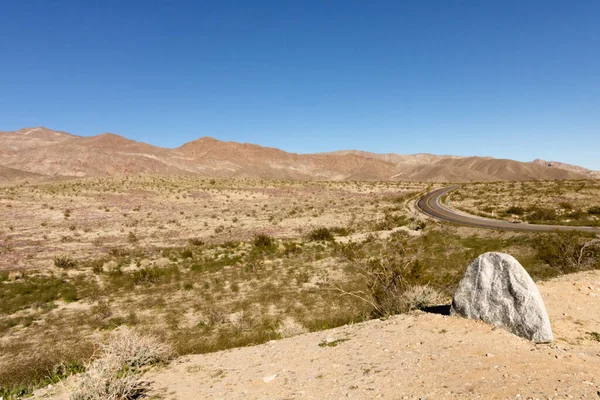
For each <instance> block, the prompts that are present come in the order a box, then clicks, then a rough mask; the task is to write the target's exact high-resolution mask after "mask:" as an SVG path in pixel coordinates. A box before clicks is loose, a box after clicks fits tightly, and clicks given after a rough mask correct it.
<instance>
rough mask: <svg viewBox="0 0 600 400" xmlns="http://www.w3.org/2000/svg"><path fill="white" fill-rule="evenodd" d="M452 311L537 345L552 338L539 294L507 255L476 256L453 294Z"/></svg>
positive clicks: (524, 272) (527, 275)
mask: <svg viewBox="0 0 600 400" xmlns="http://www.w3.org/2000/svg"><path fill="white" fill-rule="evenodd" d="M450 312H451V314H457V315H460V316H463V317H466V318H471V319H480V320H482V321H485V322H487V323H489V324H492V325H495V326H501V327H504V328H506V329H508V330H509V331H511V332H512V333H514V334H515V335H518V336H521V337H524V338H527V339H529V340H532V341H534V342H536V343H547V342H551V341H552V339H553V337H552V328H551V327H550V319H549V318H548V313H547V312H546V307H545V306H544V301H543V300H542V296H540V292H538V290H537V287H536V286H535V283H534V282H533V280H532V279H531V277H530V276H529V274H528V273H527V271H525V269H524V268H523V267H522V266H521V264H519V262H518V261H517V260H515V259H514V258H513V257H512V256H510V255H508V254H503V253H485V254H482V255H480V256H479V257H477V258H476V259H475V261H473V262H472V263H471V265H469V267H468V268H467V271H466V272H465V275H464V276H463V278H462V279H461V281H460V284H459V285H458V289H456V292H455V293H454V299H453V300H452V308H451V310H450Z"/></svg>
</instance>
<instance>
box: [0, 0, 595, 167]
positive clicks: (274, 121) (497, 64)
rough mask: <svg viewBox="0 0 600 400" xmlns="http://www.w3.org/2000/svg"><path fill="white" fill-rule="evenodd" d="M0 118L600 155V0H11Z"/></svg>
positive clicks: (71, 128) (319, 144)
mask: <svg viewBox="0 0 600 400" xmlns="http://www.w3.org/2000/svg"><path fill="white" fill-rule="evenodd" d="M0 32H1V34H0V57H1V62H0V130H15V129H18V128H21V127H25V126H39V125H44V126H47V127H50V128H53V129H59V130H65V131H68V132H71V133H76V134H81V135H93V134H98V133H103V132H114V133H118V134H121V135H124V136H126V137H129V138H132V139H135V140H142V141H145V142H148V143H152V144H156V145H160V146H165V147H177V146H179V145H181V144H183V143H185V142H187V141H190V140H193V139H196V138H198V137H200V136H205V135H208V136H214V137H216V138H218V139H222V140H235V141H241V142H253V143H258V144H262V145H267V146H274V147H279V148H282V149H284V150H288V151H294V152H302V153H304V152H317V151H330V150H337V149H351V148H352V149H363V150H369V151H374V152H395V153H417V152H428V153H436V154H456V155H482V156H485V155H489V156H493V157H504V158H513V159H517V160H523V161H528V160H532V159H533V158H536V157H540V158H546V159H555V160H560V161H565V162H571V163H576V164H580V165H583V166H586V167H589V168H594V169H600V1H598V0H590V1H584V0H580V1H567V0H564V1H547V0H544V1H527V0H519V1H510V0H507V1H481V0H477V1H451V0H439V1H429V0H421V1H399V0H395V1H349V0H344V1H285V0H274V1H252V0H245V1H226V0H215V1H126V0H122V1H92V0H89V1H87V0H86V1H61V0H56V1H51V0H36V1H28V0H23V1H8V0H6V1H3V2H1V3H0Z"/></svg>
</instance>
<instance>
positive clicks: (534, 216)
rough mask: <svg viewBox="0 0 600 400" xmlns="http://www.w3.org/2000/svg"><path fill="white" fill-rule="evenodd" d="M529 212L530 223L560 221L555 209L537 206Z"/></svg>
mask: <svg viewBox="0 0 600 400" xmlns="http://www.w3.org/2000/svg"><path fill="white" fill-rule="evenodd" d="M529 211H530V213H529V215H528V217H527V219H528V220H529V221H556V220H557V219H558V215H557V214H556V210H554V209H553V208H543V207H538V206H535V207H532V208H530V209H529Z"/></svg>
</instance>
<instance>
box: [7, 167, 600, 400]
mask: <svg viewBox="0 0 600 400" xmlns="http://www.w3.org/2000/svg"><path fill="white" fill-rule="evenodd" d="M8 190H9V189H6V188H0V196H7V191H8ZM30 190H34V191H35V192H34V193H35V196H36V197H35V198H33V197H28V196H32V195H31V194H30ZM423 190H424V185H422V184H412V183H399V182H379V183H377V182H276V181H270V182H262V183H261V182H260V181H252V180H226V179H220V180H216V181H215V183H214V184H211V183H210V181H209V180H206V179H201V178H197V177H193V178H189V177H177V178H171V177H151V176H147V177H136V178H128V179H120V178H119V179H117V178H110V179H109V178H101V179H84V180H78V181H75V182H59V183H48V184H41V185H37V186H30V187H27V188H26V189H25V188H11V189H10V196H11V204H12V207H11V208H10V212H11V215H13V214H14V215H18V216H19V221H20V222H19V224H22V225H17V224H16V223H15V229H14V231H10V230H9V229H5V230H4V231H3V232H0V253H2V255H8V256H9V257H10V260H13V261H11V262H10V263H7V261H6V260H8V258H2V259H1V260H0V263H2V262H4V263H5V264H2V268H4V270H6V271H9V270H10V271H11V272H10V273H9V272H0V284H1V285H2V289H3V290H2V291H0V333H1V334H2V335H4V342H3V344H2V347H1V348H0V349H1V351H0V387H2V388H3V389H1V390H3V391H0V396H4V397H5V398H8V397H9V394H7V393H10V396H14V393H17V392H19V391H22V392H23V393H30V392H31V390H32V388H33V387H36V386H40V385H43V384H44V383H45V382H49V381H51V380H52V379H60V378H55V377H56V376H58V375H60V374H55V373H54V372H52V371H54V368H55V366H56V365H62V364H65V365H79V366H80V368H82V366H83V365H86V366H87V370H88V371H89V372H90V373H89V376H87V375H86V376H87V377H86V379H88V383H89V385H88V386H86V387H87V389H86V392H89V391H92V392H93V391H94V390H96V389H94V384H92V382H104V383H103V384H102V385H103V386H102V387H110V388H112V389H110V391H111V392H120V393H139V391H140V390H142V389H143V388H142V387H141V386H138V384H139V381H138V376H137V375H136V374H135V373H133V374H129V372H128V373H127V379H131V381H129V380H125V381H118V380H117V381H112V380H111V379H113V378H114V374H113V372H114V368H113V367H107V368H104V367H100V366H95V365H96V364H93V363H94V362H93V361H92V362H89V363H88V361H89V359H90V356H91V355H92V353H93V352H94V349H95V347H94V345H93V341H94V340H93V339H92V338H94V337H96V336H98V335H105V334H108V332H110V331H112V330H114V329H118V330H120V329H123V328H124V327H130V329H134V328H135V331H136V332H153V333H155V334H156V335H158V336H160V337H161V338H163V339H164V341H165V343H168V344H169V345H171V346H172V347H173V348H174V349H175V350H176V351H177V353H178V354H189V353H203V352H210V351H216V350H222V349H227V348H231V347H238V346H247V345H252V344H258V343H263V342H266V341H268V340H272V339H278V338H284V337H289V336H293V335H297V334H301V333H304V332H310V331H317V330H321V329H327V328H332V327H336V326H339V325H343V324H347V323H351V322H359V321H363V320H365V319H368V318H373V317H379V316H387V315H390V314H394V313H398V312H407V311H410V310H414V309H420V308H424V307H427V306H429V305H437V304H440V303H444V302H446V303H447V302H448V300H449V298H450V296H451V294H452V292H453V290H454V289H455V287H456V284H457V283H458V280H459V279H460V277H461V276H462V272H463V271H464V268H466V266H467V265H468V263H469V262H470V261H471V260H472V259H474V258H475V257H476V256H478V255H479V254H481V253H483V252H485V251H507V252H509V253H511V254H513V255H514V256H516V257H517V258H518V259H519V261H521V263H522V264H523V265H524V266H525V268H526V269H527V270H528V271H529V272H530V274H531V275H532V276H533V277H534V278H535V279H544V278H549V277H552V276H555V275H558V274H561V273H567V272H572V271H577V270H581V269H590V268H598V267H599V265H598V259H599V258H598V257H599V254H598V247H597V246H596V245H595V244H591V243H595V242H593V238H592V237H590V236H587V235H583V234H573V235H570V234H569V235H563V234H555V233H552V234H545V235H538V234H512V233H511V234H506V233H502V232H490V231H486V233H485V234H481V231H478V230H475V229H472V230H465V229H463V230H458V229H456V228H453V227H446V226H443V225H441V224H438V223H436V222H427V223H425V222H424V221H422V220H421V219H418V218H415V216H414V215H412V214H411V213H410V211H409V209H408V208H406V207H405V206H406V204H405V202H406V201H408V199H410V198H412V197H414V195H413V194H414V193H416V192H419V191H423ZM582 190H583V189H582ZM137 193H144V195H143V196H138V195H137ZM403 193H405V194H403ZM411 193H413V194H411ZM486 193H487V192H486ZM458 194H459V195H460V193H458ZM76 195H77V196H78V198H79V199H80V201H79V202H78V203H77V205H76V206H74V205H73V203H72V202H71V201H70V200H71V199H72V198H71V197H74V196H76ZM484 195H485V194H482V195H481V196H484ZM136 196H138V197H136ZM176 197H178V198H176ZM0 199H1V197H0ZM19 199H24V200H23V201H25V200H26V201H27V202H28V204H29V203H35V202H39V203H38V204H44V203H46V204H48V205H47V206H45V207H42V206H40V207H35V211H36V213H39V215H38V214H35V215H34V214H28V213H29V212H30V210H31V209H33V208H34V207H28V208H25V207H21V206H20V202H19ZM82 199H83V200H82ZM85 199H89V200H85ZM115 199H116V200H115ZM164 199H168V203H167V204H168V206H165V205H164V203H163V201H164ZM86 201H88V202H89V203H86ZM452 201H453V202H455V201H456V199H452ZM564 201H569V202H570V203H571V204H572V205H573V208H572V209H570V210H569V209H567V208H565V207H563V206H560V207H561V210H563V211H557V218H563V213H575V212H577V211H580V212H581V213H582V215H583V216H582V218H590V220H591V219H592V218H594V216H593V214H590V213H588V212H587V210H588V208H589V206H587V207H586V206H583V205H582V204H581V203H580V202H578V201H575V200H572V199H568V200H567V199H564ZM131 204H135V205H136V208H139V210H138V211H137V212H135V213H132V212H131ZM453 204H454V203H453ZM556 204H557V205H558V203H556ZM512 205H514V206H517V207H522V209H523V216H526V215H528V214H529V213H530V207H531V205H530V204H527V203H526V202H521V201H512V202H511V203H510V204H506V205H502V207H501V208H500V207H493V209H494V210H496V211H498V210H507V209H508V208H509V207H511V206H512ZM52 207H54V210H55V211H53V208H52ZM541 207H543V208H549V206H546V205H541ZM66 208H73V209H74V210H76V212H73V213H72V214H71V216H70V219H69V221H68V222H65V221H64V220H63V219H62V216H61V214H60V212H58V214H57V211H56V210H65V209H66ZM106 209H108V210H110V211H111V213H110V214H108V215H107V214H105V211H104V210H106ZM6 210H8V209H7V208H6V207H0V217H3V216H4V217H5V216H6V215H7V214H5V215H2V213H3V212H7V211H6ZM140 210H144V212H141V211H140ZM134 211H135V210H134ZM182 212H183V213H182ZM503 212H504V211H499V214H502V213H503ZM565 215H566V214H565ZM569 215H571V214H569ZM133 216H135V218H133ZM174 217H176V219H175V218H174ZM234 219H235V222H234ZM46 221H47V223H45V224H44V225H42V224H41V222H46ZM169 221H171V222H169ZM557 221H558V220H557ZM71 227H75V229H71ZM133 227H135V229H133ZM398 227H402V229H400V230H399V229H395V228H398ZM25 230H26V231H28V232H31V240H30V241H24V240H22V239H21V238H20V237H19V233H18V232H22V231H25ZM217 231H218V232H217ZM266 232H268V234H267V233H266ZM67 234H68V235H69V236H66V235H67ZM142 234H143V237H141V236H142ZM63 237H68V240H63V239H62V238H63ZM334 238H335V240H334ZM588 243H590V244H588ZM561 246H562V247H561ZM555 247H559V248H560V249H561V251H560V252H556V251H553V248H555ZM28 257H29V258H28ZM14 263H19V264H18V265H17V264H14ZM52 266H54V267H56V268H54V267H52ZM16 267H18V268H19V270H20V272H18V273H17V272H16V271H13V269H15V268H16ZM49 267H51V268H49ZM317 309H318V310H322V311H320V312H319V313H315V310H317ZM133 327H134V328H133ZM161 340H162V339H161ZM34 349H40V350H34ZM93 366H94V367H93ZM92 367H93V368H92ZM131 369H136V370H138V369H140V368H137V367H136V368H131V367H128V368H127V371H129V370H131ZM141 369H143V367H141ZM67 370H68V371H67V372H65V373H64V374H65V375H68V374H70V373H72V372H79V371H80V370H77V369H76V368H74V367H73V368H70V367H69V368H67ZM111 371H113V372H111ZM61 374H63V373H62V372H61ZM61 376H62V375H61ZM119 385H121V386H119ZM119 387H120V388H121V389H118V388H119ZM126 388H130V389H131V391H129V389H126ZM103 395H106V393H103ZM82 396H83V395H82ZM79 398H85V397H79Z"/></svg>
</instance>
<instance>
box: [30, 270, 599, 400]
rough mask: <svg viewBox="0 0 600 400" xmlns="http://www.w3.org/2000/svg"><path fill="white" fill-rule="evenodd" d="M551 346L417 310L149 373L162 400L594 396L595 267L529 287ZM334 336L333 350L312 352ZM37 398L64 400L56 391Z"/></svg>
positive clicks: (596, 349) (182, 361)
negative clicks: (539, 299)
mask: <svg viewBox="0 0 600 400" xmlns="http://www.w3.org/2000/svg"><path fill="white" fill-rule="evenodd" d="M538 288H539V290H540V292H541V294H542V296H543V298H544V301H545V303H546V307H547V309H548V312H549V314H550V318H551V321H552V325H553V329H554V335H555V338H556V339H555V342H554V343H553V344H544V345H535V344H532V343H531V342H528V341H526V340H523V339H520V338H518V337H516V336H513V335H512V334H510V333H508V332H506V331H504V330H503V329H494V328H493V327H490V326H488V325H486V324H484V323H481V322H477V321H470V320H465V319H461V318H458V317H449V316H442V315H437V314H427V313H422V312H417V313H412V314H407V315H400V316H396V317H392V318H389V319H387V320H373V321H368V322H364V323H360V324H355V325H348V326H343V327H340V328H337V329H333V330H329V331H321V332H315V333H310V334H305V335H301V336H298V337H294V338H289V339H284V340H278V341H271V342H269V343H266V344H264V345H260V346H254V347H246V348H239V349H232V350H229V351H223V352H217V353H212V354H204V355H195V356H187V357H183V358H180V359H178V360H176V361H174V362H173V363H172V364H171V365H170V366H167V367H163V368H162V369H157V370H153V371H150V372H149V373H148V374H146V376H145V378H146V379H147V380H149V381H150V382H151V387H152V392H153V394H154V396H155V398H164V399H204V398H207V399H208V398H210V399H213V398H214V399H296V398H305V399H340V398H357V399H372V398H389V399H404V398H406V399H413V398H428V399H464V398H481V399H508V398H511V399H515V398H517V399H519V398H520V399H550V398H552V399H565V398H589V399H594V398H598V397H600V342H599V341H597V338H596V339H594V336H593V335H591V334H590V333H591V332H600V319H599V318H598V310H599V309H600V271H591V272H582V273H578V274H573V275H566V276H562V277H559V278H555V279H553V280H551V281H546V282H542V283H538ZM332 340H337V341H338V342H337V346H319V344H322V343H326V342H327V341H330V342H331V341H332ZM68 385H69V384H68V383H67V384H66V385H65V386H60V387H55V388H52V389H51V390H44V391H40V392H38V393H37V395H36V398H50V399H66V398H67V395H66V392H65V387H66V386H68Z"/></svg>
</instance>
